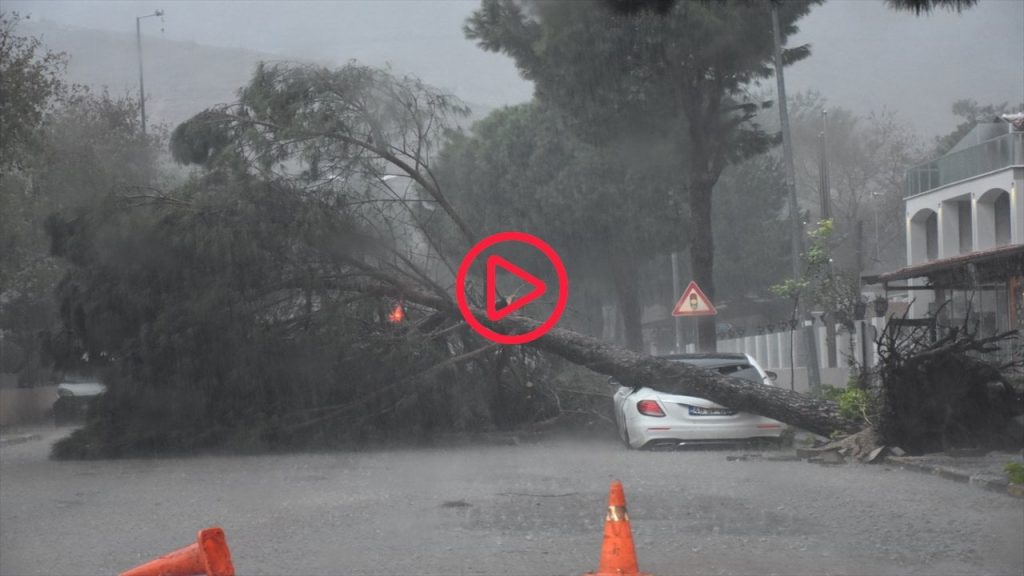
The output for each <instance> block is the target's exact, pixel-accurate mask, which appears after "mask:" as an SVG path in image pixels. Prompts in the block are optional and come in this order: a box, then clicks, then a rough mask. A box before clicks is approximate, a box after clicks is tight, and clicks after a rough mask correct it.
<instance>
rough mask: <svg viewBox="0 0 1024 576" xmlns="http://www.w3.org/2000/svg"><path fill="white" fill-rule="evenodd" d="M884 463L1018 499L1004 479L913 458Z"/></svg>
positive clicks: (892, 458)
mask: <svg viewBox="0 0 1024 576" xmlns="http://www.w3.org/2000/svg"><path fill="white" fill-rule="evenodd" d="M885 462H887V463H892V464H897V465H899V466H902V467H904V468H906V469H908V470H915V471H918V472H924V473H927V474H931V475H933V476H939V477H940V478H946V479H947V480H953V481H955V482H960V483H961V484H968V485H970V486H977V487H978V488H982V489H985V490H989V491H992V492H998V493H999V494H1008V495H1010V496H1015V497H1020V496H1017V495H1016V494H1014V493H1013V492H1011V491H1010V490H1009V486H1010V482H1009V480H1007V479H1005V478H996V477H993V476H988V475H980V474H971V473H970V472H968V471H966V470H961V469H959V468H950V467H949V466H939V465H938V464H930V463H928V462H922V461H920V460H918V459H916V458H914V457H913V456H889V457H887V458H886V459H885Z"/></svg>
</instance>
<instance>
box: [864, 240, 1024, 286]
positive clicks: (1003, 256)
mask: <svg viewBox="0 0 1024 576" xmlns="http://www.w3.org/2000/svg"><path fill="white" fill-rule="evenodd" d="M1022 274H1024V244H1014V245H1011V246H1000V247H998V248H991V249H989V250H981V251H978V252H971V253H969V254H961V255H959V256H953V257H951V258H943V259H941V260H931V261H929V262H922V263H921V264H914V265H913V266H906V267H904V268H900V269H899V270H896V271H894V272H885V273H883V274H866V275H864V276H862V277H861V279H862V280H863V282H864V284H887V283H889V282H893V281H896V280H909V279H911V278H928V280H929V284H930V285H931V286H933V287H935V288H969V287H971V286H976V285H978V284H984V283H992V282H1005V281H1007V280H1008V279H1010V278H1012V277H1014V276H1020V275H1022Z"/></svg>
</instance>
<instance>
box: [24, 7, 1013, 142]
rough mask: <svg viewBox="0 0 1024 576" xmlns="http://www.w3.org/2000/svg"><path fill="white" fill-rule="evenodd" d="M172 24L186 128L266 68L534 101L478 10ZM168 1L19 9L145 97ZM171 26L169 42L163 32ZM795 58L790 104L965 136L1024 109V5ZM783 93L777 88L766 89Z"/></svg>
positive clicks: (173, 106)
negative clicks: (973, 125)
mask: <svg viewBox="0 0 1024 576" xmlns="http://www.w3.org/2000/svg"><path fill="white" fill-rule="evenodd" d="M168 4H169V5H167V6H163V7H165V8H167V9H168V12H169V14H168V16H167V21H166V23H160V22H157V21H155V20H148V21H146V23H144V24H143V44H144V46H143V50H144V52H145V70H146V86H147V95H148V96H149V101H148V103H147V107H148V108H147V111H149V112H150V116H151V117H152V118H153V119H154V120H158V121H163V122H167V123H170V124H174V123H176V122H180V121H181V120H184V119H185V118H188V117H189V116H190V115H192V114H194V113H195V112H197V111H199V110H202V109H203V108H205V107H207V106H209V105H211V104H214V103H217V102H225V101H230V100H232V99H234V93H235V91H236V90H237V89H238V88H239V87H240V86H242V85H243V84H244V83H245V82H246V81H247V80H248V79H249V75H250V73H251V72H252V69H253V66H255V64H256V62H257V61H259V60H261V59H266V60H280V59H282V58H286V57H289V56H282V54H287V55H297V59H300V60H302V61H316V62H320V63H324V64H328V65H332V66H337V65H340V64H343V63H344V62H347V61H349V60H353V59H354V60H357V61H359V62H361V63H364V64H368V65H371V66H385V65H390V66H392V67H393V69H394V71H395V72H397V73H412V74H415V75H417V76H419V77H420V78H422V79H423V80H424V81H425V82H427V83H428V84H431V85H434V86H437V87H439V88H443V89H447V90H449V91H451V92H452V93H454V94H455V95H457V96H459V97H460V98H462V99H463V100H465V101H467V102H470V103H475V104H476V105H475V106H473V108H474V112H475V114H474V115H475V116H476V117H479V116H482V115H483V114H485V113H486V112H487V111H488V110H490V109H493V108H497V107H499V106H503V105H509V104H517V103H520V102H524V101H526V100H528V99H529V98H530V95H531V93H532V87H531V85H530V84H529V83H528V82H526V81H525V80H523V79H522V78H521V77H520V76H519V75H518V73H517V71H516V69H515V66H514V64H513V62H512V60H511V59H510V58H508V57H507V56H504V55H500V54H493V53H488V52H484V51H483V50H481V49H480V48H479V47H477V46H476V45H475V44H474V43H473V42H472V41H470V40H467V39H466V38H465V36H464V35H463V32H462V25H463V24H464V22H465V19H466V17H467V16H469V15H470V14H471V13H472V12H473V10H475V9H477V8H478V7H479V2H472V1H449V2H444V1H434V2H426V1H418V0H417V1H413V2H401V1H398V0H395V1H389V2H380V1H357V0H352V1H347V2H301V1H297V2H288V3H283V2H244V1H238V2H203V3H198V2H190V3H184V2H176V3H173V2H172V3H168ZM161 6H162V4H161V3H159V2H149V1H143V0H135V1H120V2H110V1H102V0H96V1H90V2H81V1H60V0H53V1H48V2H27V1H23V0H6V1H5V2H4V9H5V10H17V11H20V12H22V13H23V14H29V13H31V14H34V15H33V19H32V20H30V21H29V22H26V23H25V27H24V29H25V32H26V33H30V34H37V35H42V36H43V37H44V40H45V42H46V43H47V44H48V45H50V46H51V47H53V48H54V49H57V50H64V51H67V52H68V53H69V54H71V56H72V63H71V67H70V69H69V74H70V76H71V78H72V80H74V81H76V82H80V83H84V84H88V85H90V86H94V87H95V86H101V85H105V86H108V87H109V88H110V90H111V91H113V92H124V91H131V92H133V93H134V92H135V91H137V90H138V64H137V61H136V55H135V54H136V53H135V34H134V30H133V28H134V27H133V26H132V24H133V22H132V20H133V19H134V17H135V16H137V15H140V14H146V13H151V12H152V11H153V9H155V8H159V7H161ZM164 25H165V30H166V32H165V34H166V37H165V36H164V35H163V34H162V33H161V32H160V31H159V30H160V29H161V26H164ZM799 27H800V31H799V32H798V33H797V34H796V35H795V36H794V37H792V38H791V42H790V45H800V44H805V43H806V44H810V45H811V49H812V55H811V57H810V58H808V59H806V60H804V61H802V62H799V63H797V64H795V65H794V66H793V67H792V68H790V69H788V70H787V73H786V81H787V88H788V91H789V93H790V94H796V93H797V92H800V91H805V90H816V91H818V92H820V93H821V94H822V95H823V96H824V97H825V98H826V99H827V100H828V103H829V105H830V106H840V107H844V108H848V109H850V110H852V111H853V112H854V113H856V114H859V115H867V114H870V113H872V112H881V111H882V110H889V111H891V112H894V113H895V114H896V116H897V118H898V119H900V120H901V121H903V122H905V123H907V124H908V125H910V126H911V127H912V128H913V129H914V130H915V131H916V132H917V133H918V134H919V135H920V136H921V137H923V138H926V139H931V138H932V137H934V136H937V135H940V134H945V133H948V132H950V131H951V130H953V128H954V127H955V126H956V124H957V119H956V118H954V116H953V115H952V113H951V107H952V104H953V102H954V101H956V100H958V99H962V98H972V99H974V100H977V101H978V102H979V103H982V104H986V103H993V104H998V103H1002V102H1008V103H1010V104H1011V105H1016V104H1017V103H1020V102H1022V101H1024V35H1022V34H1021V33H1020V31H1021V30H1024V2H1022V1H1020V0H982V1H981V2H979V3H978V5H976V6H973V7H971V8H970V9H968V10H964V11H963V12H962V13H956V12H950V11H944V10H939V11H937V12H935V13H932V14H930V15H927V16H921V17H917V16H914V15H913V14H908V13H905V12H896V11H894V10H892V9H890V8H889V7H887V6H886V5H885V4H883V3H882V2H881V1H880V0H828V1H827V2H825V3H824V4H822V5H821V6H817V7H815V8H814V9H813V10H812V11H811V13H810V14H809V15H808V16H807V17H806V18H804V19H803V20H801V21H800V22H799ZM761 88H763V89H765V90H766V91H768V92H772V93H773V92H774V81H773V80H768V81H766V82H764V83H763V86H762V87H761Z"/></svg>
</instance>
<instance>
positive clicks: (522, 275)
mask: <svg viewBox="0 0 1024 576" xmlns="http://www.w3.org/2000/svg"><path fill="white" fill-rule="evenodd" d="M498 267H501V268H502V269H503V270H505V271H506V272H508V273H510V274H512V275H513V276H515V277H516V278H518V279H520V280H522V281H523V282H526V283H527V284H529V285H530V286H532V287H533V290H531V291H530V292H529V293H528V294H526V295H524V296H517V297H515V298H514V299H513V300H512V301H511V302H508V303H507V304H506V306H505V307H504V308H502V309H501V310H498V308H497V299H498V295H497V293H498V291H497V287H498V284H497V282H496V281H495V280H497V275H498ZM547 289H548V288H547V285H546V284H545V283H544V281H543V280H541V279H540V278H537V277H536V276H534V275H533V274H530V273H529V272H527V271H526V270H523V269H522V268H520V267H519V266H516V265H515V264H513V263H511V262H509V261H508V260H505V259H504V258H502V257H501V256H498V255H496V254H491V255H490V256H488V257H487V319H488V320H490V321H492V322H497V321H498V320H501V319H502V318H504V317H505V316H508V315H509V314H511V313H513V312H515V311H516V310H519V309H520V308H522V307H523V306H526V305H527V304H529V303H530V302H533V301H534V300H536V299H537V298H540V297H541V296H543V295H544V292H546V291H547Z"/></svg>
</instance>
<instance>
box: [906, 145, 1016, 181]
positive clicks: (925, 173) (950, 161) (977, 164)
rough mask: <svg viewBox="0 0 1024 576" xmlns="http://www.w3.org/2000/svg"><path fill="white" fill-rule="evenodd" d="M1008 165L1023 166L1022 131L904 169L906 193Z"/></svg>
mask: <svg viewBox="0 0 1024 576" xmlns="http://www.w3.org/2000/svg"><path fill="white" fill-rule="evenodd" d="M1009 166H1024V132H1012V133H1009V134H1006V135H1004V136H1000V137H998V138H993V139H991V140H988V141H985V142H982V143H981V144H978V145H976V146H971V147H970V148H967V149H965V150H960V151H959V152H953V153H952V154H946V155H945V156H942V157H940V158H936V159H935V160H931V161H929V162H925V163H923V164H918V165H917V166H914V167H913V168H910V169H909V170H907V179H906V183H905V186H904V192H905V193H906V196H907V197H910V196H914V195H916V194H920V193H922V192H927V191H928V190H933V189H935V188H938V187H940V186H945V185H946V184H951V183H953V182H959V181H960V180H964V179H967V178H970V177H972V176H978V175H979V174H986V173H988V172H992V171H995V170H999V169H1001V168H1007V167H1009Z"/></svg>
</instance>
